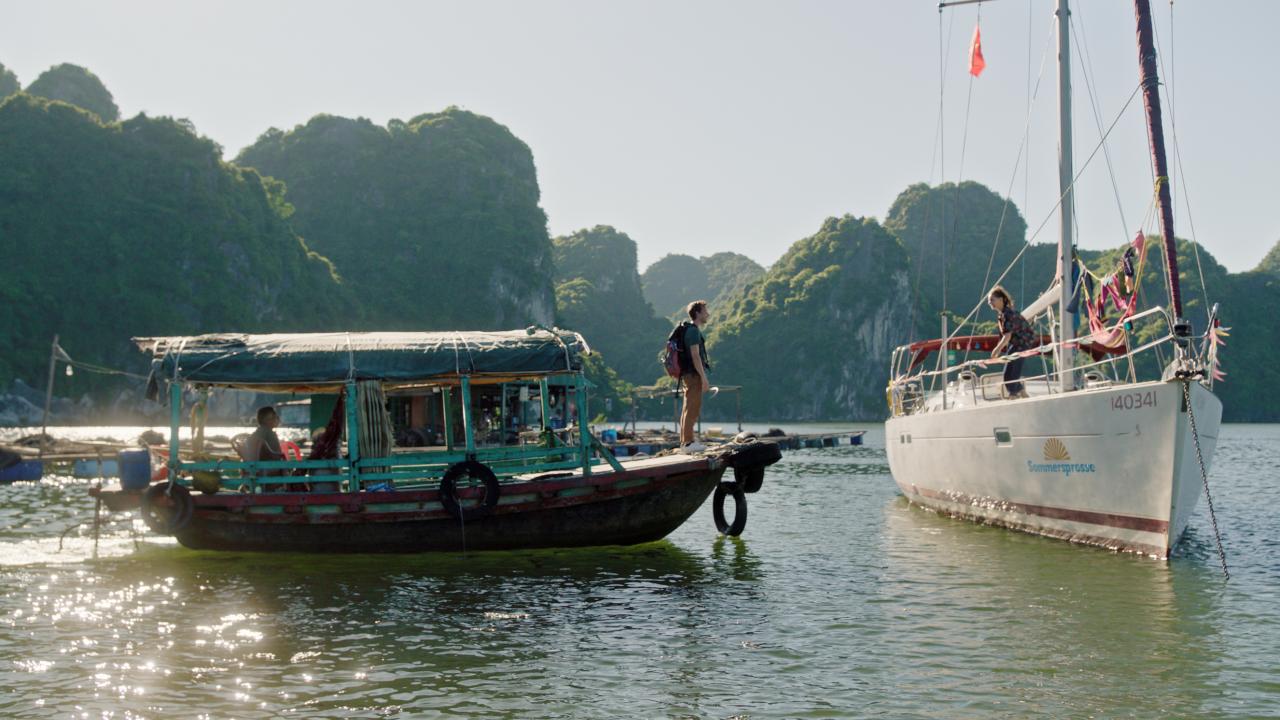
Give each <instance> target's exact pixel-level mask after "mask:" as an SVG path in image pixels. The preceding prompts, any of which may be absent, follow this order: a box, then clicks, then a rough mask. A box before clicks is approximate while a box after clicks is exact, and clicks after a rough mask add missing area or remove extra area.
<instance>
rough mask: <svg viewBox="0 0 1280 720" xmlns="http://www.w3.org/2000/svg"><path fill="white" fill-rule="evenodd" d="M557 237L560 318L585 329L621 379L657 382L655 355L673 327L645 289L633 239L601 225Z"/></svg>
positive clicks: (568, 325) (562, 322) (565, 323)
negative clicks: (648, 298)
mask: <svg viewBox="0 0 1280 720" xmlns="http://www.w3.org/2000/svg"><path fill="white" fill-rule="evenodd" d="M553 243H554V253H555V268H556V283H557V284H556V314H557V316H558V320H557V324H559V325H561V326H562V327H566V328H570V329H573V330H577V331H578V332H580V333H582V334H583V336H585V337H586V338H587V342H589V343H590V344H591V347H592V349H593V350H595V351H596V352H598V353H600V355H601V356H602V357H603V358H604V361H605V362H606V363H608V364H609V366H610V367H612V368H613V369H614V370H616V371H617V373H618V376H619V377H620V378H622V379H623V380H625V381H627V382H630V383H632V384H636V385H641V384H647V383H650V382H653V380H654V379H655V378H656V377H657V376H659V375H661V374H662V368H661V367H660V366H659V365H658V361H657V355H658V351H659V349H660V348H661V347H662V343H663V342H664V341H665V340H666V337H667V333H668V332H670V330H671V328H670V326H669V325H668V323H667V322H666V321H665V320H659V319H658V318H657V317H655V316H654V313H653V308H652V307H650V305H649V303H648V302H646V301H645V299H644V295H643V293H642V292H641V289H640V274H639V272H638V271H637V266H636V244H635V241H634V240H632V239H631V238H630V237H628V236H627V235H626V233H621V232H618V231H617V230H615V229H613V228H611V227H608V226H605V225H597V226H596V227H593V228H590V229H584V230H579V231H578V232H575V233H573V234H572V235H566V236H563V237H557V238H555V240H554V241H553Z"/></svg>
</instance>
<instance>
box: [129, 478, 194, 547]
mask: <svg viewBox="0 0 1280 720" xmlns="http://www.w3.org/2000/svg"><path fill="white" fill-rule="evenodd" d="M194 511H195V501H194V500H192V499H191V491H190V490H187V489H186V488H185V487H183V486H182V485H178V484H177V483H174V484H172V485H170V484H169V483H162V484H159V485H152V486H151V487H149V488H147V491H146V492H144V493H142V505H141V508H140V512H141V513H142V522H144V523H146V524H147V527H149V528H151V529H152V530H153V531H155V532H158V533H161V534H163V535H172V534H173V533H175V532H177V531H179V530H181V529H182V528H184V527H186V526H187V523H189V522H191V514H192V513H193V512H194Z"/></svg>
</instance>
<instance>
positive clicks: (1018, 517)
mask: <svg viewBox="0 0 1280 720" xmlns="http://www.w3.org/2000/svg"><path fill="white" fill-rule="evenodd" d="M1182 388H1183V386H1182V384H1181V383H1179V382H1148V383H1138V384H1133V385H1123V386H1116V387H1108V388H1098V389H1090V390H1083V391H1078V392H1074V393H1070V394H1067V395H1051V396H1044V397H1035V398H1031V399H1026V400H1013V401H1004V402H991V403H984V404H980V405H977V406H976V407H964V408H957V409H952V410H946V411H942V412H926V413H920V414H918V415H906V416H900V417H895V418H892V419H890V420H889V421H888V422H887V423H886V424H885V443H886V449H887V454H888V458H889V467H890V470H891V472H892V473H893V477H894V481H895V482H896V483H897V485H898V487H899V488H900V489H901V490H902V493H903V494H904V495H905V496H906V497H907V499H908V500H910V501H911V502H912V503H915V504H918V505H921V506H923V507H926V508H930V509H933V510H936V511H938V512H942V513H946V514H949V515H952V516H955V517H962V518H966V519H969V520H974V521H977V522H982V523H987V524H992V525H1000V526H1003V527H1008V528H1012V529H1016V530H1022V531H1025V532H1031V533H1035V534H1039V535H1047V536H1051V537H1056V538H1062V539H1066V540H1071V541H1074V542H1080V543H1086V544H1090V545H1098V546H1102V547H1106V548H1111V549H1115V550H1121V551H1127V552H1136V553H1142V554H1146V555H1153V556H1156V557H1165V558H1167V557H1168V556H1169V553H1170V552H1171V550H1172V548H1173V546H1174V545H1175V544H1176V543H1177V541H1178V539H1179V538H1180V537H1181V536H1182V533H1183V531H1184V530H1185V529H1186V527H1187V523H1188V522H1189V521H1190V518H1191V513H1192V511H1193V510H1194V509H1195V505H1196V502H1197V501H1198V499H1199V496H1200V492H1201V486H1202V483H1201V478H1200V467H1199V464H1198V462H1197V460H1196V450H1195V442H1194V438H1193V436H1192V431H1191V424H1190V422H1189V418H1188V414H1187V412H1186V411H1185V409H1184V404H1185V403H1184V401H1183V392H1182ZM1191 400H1192V409H1193V410H1194V415H1195V422H1196V426H1197V429H1198V431H1199V439H1200V448H1201V452H1202V454H1203V457H1204V462H1205V466H1206V468H1207V467H1208V466H1209V464H1210V463H1211V462H1212V460H1213V454H1214V450H1215V448H1216V445H1217V437H1218V429H1219V426H1220V424H1221V419H1222V403H1221V402H1220V401H1219V400H1218V399H1217V398H1216V397H1215V396H1214V395H1213V393H1211V392H1210V391H1208V390H1207V389H1205V388H1204V387H1203V386H1202V385H1200V384H1198V383H1192V384H1191Z"/></svg>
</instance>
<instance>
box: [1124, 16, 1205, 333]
mask: <svg viewBox="0 0 1280 720" xmlns="http://www.w3.org/2000/svg"><path fill="white" fill-rule="evenodd" d="M1133 10H1134V15H1135V16H1136V19H1137V23H1138V65H1139V67H1140V68H1141V70H1142V105H1143V107H1144V108H1145V110H1146V117H1147V138H1148V139H1149V140H1150V142H1151V163H1152V166H1153V169H1154V170H1155V176H1156V209H1157V211H1158V214H1159V215H1160V234H1161V235H1162V236H1163V239H1164V260H1165V272H1166V274H1167V275H1168V278H1169V308H1170V309H1171V310H1173V327H1174V336H1175V337H1178V338H1180V342H1179V343H1177V344H1176V345H1177V346H1178V347H1183V346H1184V345H1185V344H1186V338H1187V337H1188V336H1189V335H1190V334H1191V326H1190V324H1189V323H1187V321H1186V320H1184V319H1183V316H1182V291H1181V288H1180V287H1179V284H1178V246H1177V242H1176V241H1175V239H1174V235H1173V200H1172V195H1173V193H1172V191H1171V190H1170V189H1169V163H1168V160H1167V158H1166V157H1165V148H1164V122H1163V120H1162V118H1161V113H1160V77H1159V74H1158V72H1157V67H1156V47H1155V42H1154V40H1153V37H1154V33H1153V31H1152V28H1151V3H1150V0H1134V2H1133ZM1175 352H1176V351H1175Z"/></svg>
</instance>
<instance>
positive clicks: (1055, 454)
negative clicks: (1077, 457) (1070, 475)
mask: <svg viewBox="0 0 1280 720" xmlns="http://www.w3.org/2000/svg"><path fill="white" fill-rule="evenodd" d="M1044 459H1045V460H1070V459H1071V454H1070V453H1068V452H1067V446H1066V445H1063V444H1062V441H1061V440H1059V439H1058V438H1049V439H1048V440H1046V441H1045V442H1044Z"/></svg>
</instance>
